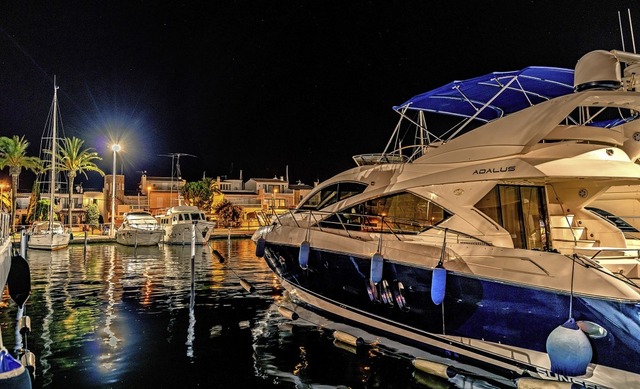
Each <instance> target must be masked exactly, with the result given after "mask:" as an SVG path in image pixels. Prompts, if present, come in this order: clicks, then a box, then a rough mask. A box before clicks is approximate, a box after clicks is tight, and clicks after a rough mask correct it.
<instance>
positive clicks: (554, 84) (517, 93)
mask: <svg viewBox="0 0 640 389" xmlns="http://www.w3.org/2000/svg"><path fill="white" fill-rule="evenodd" d="M514 78H515V79H514ZM507 84H508V85H509V86H508V87H507V88H506V89H505V90H504V91H502V92H501V93H500V94H499V95H498V97H496V98H495V99H494V100H492V99H493V98H494V96H495V95H496V94H497V93H498V92H499V91H500V89H501V88H503V87H504V86H505V85H507ZM569 93H573V70H572V69H563V68H551V67H541V66H530V67H528V68H525V69H523V70H517V71H510V72H495V73H490V74H487V75H484V76H480V77H476V78H471V79H468V80H464V81H453V82H451V83H449V84H446V85H444V86H441V87H439V88H436V89H433V90H431V91H429V92H425V93H422V94H419V95H417V96H414V97H412V98H411V99H409V100H408V101H406V102H405V103H403V104H401V105H399V106H395V107H393V109H394V110H396V111H402V110H404V109H405V108H406V109H410V110H421V111H427V112H435V113H441V114H445V115H453V116H461V117H465V118H470V117H473V116H474V115H476V114H477V116H476V117H475V119H477V120H480V121H484V122H489V121H491V120H494V119H497V118H500V117H503V116H505V115H508V114H510V113H513V112H517V111H520V110H522V109H524V108H527V107H530V106H532V105H535V104H539V103H541V102H543V101H546V100H550V99H553V98H555V97H559V96H563V95H566V94H569ZM489 102H490V103H489ZM487 103H489V104H488V105H487V106H486V107H485V108H484V109H482V107H483V106H484V105H485V104H487ZM481 109H482V110H481ZM480 110H481V111H480ZM478 111H480V113H478Z"/></svg>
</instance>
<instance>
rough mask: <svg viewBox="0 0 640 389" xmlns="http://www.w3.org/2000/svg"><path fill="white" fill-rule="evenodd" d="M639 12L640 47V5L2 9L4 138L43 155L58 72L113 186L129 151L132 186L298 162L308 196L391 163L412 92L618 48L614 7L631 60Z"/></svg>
mask: <svg viewBox="0 0 640 389" xmlns="http://www.w3.org/2000/svg"><path fill="white" fill-rule="evenodd" d="M628 8H630V9H631V15H632V17H633V18H634V19H635V20H634V23H635V26H634V28H635V30H636V35H638V31H640V3H638V2H637V1H513V0H510V1H469V2H450V1H426V0H422V1H361V0H353V1H350V0H340V1H327V0H314V1H304V0H279V1H277V0H271V1H230V0H215V1H205V2H184V1H174V2H166V1H137V0H128V1H111V0H110V1H50V2H27V1H2V2H0V135H7V136H10V135H14V134H15V135H25V136H26V137H27V139H28V140H29V141H30V142H31V146H30V148H29V152H30V153H31V154H32V155H38V151H39V145H40V137H41V135H42V131H43V129H44V125H45V121H46V118H47V114H48V112H49V108H50V106H51V100H52V97H53V77H54V75H55V76H56V79H57V83H58V85H59V87H60V89H59V100H60V109H61V113H62V120H63V123H64V132H65V135H66V136H69V137H70V136H77V137H80V138H82V139H84V140H85V145H86V146H87V147H93V148H95V149H96V150H97V151H98V152H99V153H100V155H101V156H102V157H103V158H104V160H103V161H102V162H101V163H100V166H101V167H102V168H103V169H104V170H105V172H106V173H107V174H110V173H111V170H112V168H111V164H112V156H111V151H110V148H109V147H110V145H111V144H112V142H113V141H114V140H118V141H119V143H120V144H121V145H122V147H123V152H122V153H121V154H119V157H118V161H119V163H118V166H119V168H118V169H123V171H124V173H125V174H126V176H127V185H128V186H129V187H128V188H127V189H128V190H134V189H135V184H136V183H137V182H138V180H139V177H140V173H139V172H140V171H143V170H145V171H147V172H148V174H149V175H152V176H159V175H167V176H168V175H169V174H170V171H171V159H170V158H167V157H162V156H159V155H160V154H168V153H189V154H193V155H195V156H196V157H193V158H188V157H183V158H182V159H181V161H180V162H181V168H182V169H181V170H182V175H183V177H184V178H186V179H189V180H197V179H199V178H201V177H202V176H203V174H205V172H206V175H207V176H209V177H215V176H224V175H226V176H228V177H229V178H237V177H238V175H239V173H240V170H242V171H243V178H244V179H245V180H246V179H248V178H250V177H261V178H268V177H273V176H284V175H285V168H286V166H287V165H288V166H289V177H290V181H292V182H296V181H297V180H301V181H303V182H305V183H308V184H310V183H312V181H314V180H316V179H318V180H321V181H322V180H326V179H327V178H329V177H331V176H332V175H334V174H336V173H338V172H340V171H341V170H344V169H347V168H350V167H352V166H354V163H353V161H352V159H351V156H352V155H354V154H359V153H369V152H380V151H382V149H383V148H384V146H385V144H386V142H387V140H388V137H389V136H390V135H391V132H392V130H393V128H394V126H395V124H396V122H397V119H398V116H397V114H396V113H395V112H394V111H393V110H392V106H394V105H398V104H401V103H403V102H404V101H406V100H407V99H409V98H410V97H411V96H413V95H416V94H419V93H422V92H425V91H427V90H430V89H433V88H435V87H438V86H440V85H442V84H445V83H447V82H450V81H452V80H455V79H465V78H471V77H475V76H479V75H482V74H485V73H489V72H492V71H508V70H517V69H521V68H524V67H526V66H531V65H539V66H557V67H569V68H572V67H573V66H574V65H575V63H576V61H577V60H578V59H579V58H580V57H581V56H582V55H583V54H585V53H587V52H588V51H591V50H596V49H605V50H611V49H621V48H622V43H621V38H620V30H619V24H618V11H620V12H621V14H622V18H623V29H625V32H626V34H625V44H626V48H627V50H628V51H631V37H630V32H629V23H628V16H627V9H628ZM637 38H638V44H637V45H638V47H639V48H640V35H639V36H638V37H637ZM120 162H122V166H120V165H121V164H120ZM119 172H120V171H119ZM7 173H8V169H4V170H3V171H2V172H0V178H4V179H6V176H7ZM29 175H32V174H31V173H25V174H24V175H23V176H24V178H23V179H22V183H23V184H22V185H21V189H29V187H30V186H29V185H27V182H28V181H29V177H28V176H29ZM81 181H85V182H86V180H85V179H84V177H79V178H78V179H77V180H76V182H81ZM101 182H102V181H101V179H100V178H98V176H97V175H96V174H90V180H89V182H86V183H85V187H101V186H102V184H101Z"/></svg>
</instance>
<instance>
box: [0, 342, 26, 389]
mask: <svg viewBox="0 0 640 389" xmlns="http://www.w3.org/2000/svg"><path fill="white" fill-rule="evenodd" d="M0 387H3V388H12V389H31V377H30V376H29V371H28V370H27V369H25V367H24V366H22V365H21V364H20V362H18V361H17V360H16V359H15V358H13V357H12V356H11V354H9V352H8V351H7V349H6V348H2V350H0Z"/></svg>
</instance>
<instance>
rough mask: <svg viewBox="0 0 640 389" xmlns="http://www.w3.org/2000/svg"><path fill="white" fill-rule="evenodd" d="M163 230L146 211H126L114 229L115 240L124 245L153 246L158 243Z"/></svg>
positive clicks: (162, 235)
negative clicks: (119, 223) (118, 225)
mask: <svg viewBox="0 0 640 389" xmlns="http://www.w3.org/2000/svg"><path fill="white" fill-rule="evenodd" d="M163 237H164V230H163V229H162V227H161V226H160V223H159V222H158V220H156V218H155V217H153V216H152V215H151V213H149V212H146V211H136V212H127V213H125V214H124V218H123V220H122V224H121V225H120V227H118V229H117V230H116V242H118V243H120V244H123V245H125V246H153V245H157V244H158V243H160V241H161V240H162V238H163Z"/></svg>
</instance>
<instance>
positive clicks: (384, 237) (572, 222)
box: [253, 50, 640, 388]
mask: <svg viewBox="0 0 640 389" xmlns="http://www.w3.org/2000/svg"><path fill="white" fill-rule="evenodd" d="M639 69H640V55H637V54H634V53H628V52H624V51H618V50H612V51H605V50H597V51H593V52H590V53H587V54H586V55H584V56H583V57H582V58H580V59H579V60H578V62H577V64H576V66H575V68H574V69H564V68H552V67H541V66H532V67H527V68H525V69H521V70H517V71H504V72H494V73H490V74H487V75H483V76H480V77H476V78H472V79H468V80H462V81H453V82H451V83H448V84H446V85H443V86H441V87H438V88H436V89H433V90H431V91H428V92H425V93H421V94H419V95H416V96H414V97H412V98H411V99H409V100H408V101H406V102H405V103H403V104H400V105H398V106H396V107H394V110H395V111H396V112H397V113H398V114H399V115H400V119H399V121H398V124H397V126H396V127H395V128H394V131H393V133H392V136H391V138H390V140H389V142H388V143H387V145H386V147H385V148H384V151H383V152H382V153H374V154H365V155H358V156H355V157H354V161H355V162H356V166H355V167H353V168H351V169H349V170H347V171H344V172H342V173H339V174H337V175H335V176H334V177H332V178H330V179H328V180H327V181H325V182H323V183H321V184H319V185H318V186H317V187H316V188H314V190H312V191H311V192H310V193H309V194H308V195H307V196H306V197H305V198H303V199H302V200H301V202H300V204H299V205H298V206H297V207H296V208H295V209H293V210H291V211H290V212H288V213H287V214H284V215H277V217H276V218H275V219H273V220H274V221H273V222H272V223H270V224H269V225H264V226H261V227H260V228H259V229H258V230H257V231H256V232H255V233H254V235H253V240H254V241H255V243H256V255H257V256H258V257H263V258H264V260H265V261H266V263H267V264H268V265H269V266H270V268H271V269H272V270H273V272H274V273H275V274H276V275H277V277H278V278H279V280H280V282H281V283H282V285H283V286H284V288H285V289H286V290H287V292H288V295H289V296H290V298H291V300H292V301H293V302H294V303H295V304H297V306H299V307H304V308H305V309H308V310H312V311H314V312H318V313H321V314H323V315H327V316H328V317H331V318H332V320H336V321H342V322H346V323H350V324H357V325H358V326H359V327H361V328H364V329H366V330H367V331H371V332H372V333H378V334H381V336H385V337H388V338H392V339H396V340H400V341H403V342H407V343H409V344H412V345H416V346H418V347H420V348H421V349H425V350H428V351H429V352H430V353H435V354H438V355H440V356H442V357H446V358H448V359H450V360H452V361H454V360H455V361H469V360H472V361H475V363H478V364H481V365H482V366H486V367H487V368H489V369H491V370H492V371H495V372H499V373H500V374H501V375H505V376H508V377H512V379H513V380H514V382H516V381H517V380H523V379H534V380H539V382H537V383H535V384H534V386H530V387H557V386H553V385H557V384H558V382H562V383H569V384H575V385H581V387H587V388H629V387H640V287H639V283H640V274H639V265H640V261H639V259H638V250H637V248H635V247H633V246H632V245H631V246H630V245H628V242H629V240H628V239H626V238H625V234H624V232H623V231H621V229H620V228H619V226H617V225H616V224H615V223H612V222H611V221H610V220H607V219H606V218H603V217H602V216H601V215H598V214H597V213H595V212H594V211H593V210H592V209H589V208H590V204H591V203H594V202H595V201H597V200H598V199H599V198H600V197H601V196H603V194H604V193H606V192H607V191H608V190H610V189H611V188H620V187H625V186H629V185H632V186H633V185H640V166H639V165H638V164H636V163H634V162H635V161H636V159H637V158H638V154H639V153H640V120H637V119H638V117H639V114H638V113H639V112H640V93H638V92H637V91H636V90H637V87H638V85H637V83H638V82H639V79H638V78H637V76H636V74H638V70H639ZM591 208H597V207H591ZM545 384H547V386H545Z"/></svg>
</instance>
